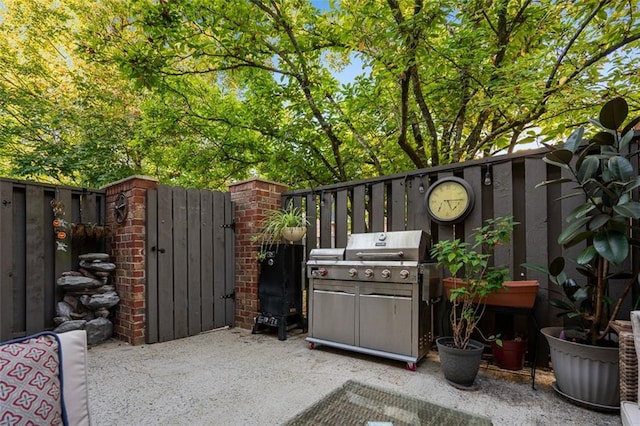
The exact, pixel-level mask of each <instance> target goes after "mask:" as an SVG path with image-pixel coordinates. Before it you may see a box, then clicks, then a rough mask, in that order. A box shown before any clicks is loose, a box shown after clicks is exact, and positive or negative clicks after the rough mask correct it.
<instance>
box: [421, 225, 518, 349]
mask: <svg viewBox="0 0 640 426" xmlns="http://www.w3.org/2000/svg"><path fill="white" fill-rule="evenodd" d="M516 224H517V223H516V222H514V221H513V217H512V216H507V217H501V218H496V219H488V220H486V225H485V226H483V227H479V228H476V229H475V230H474V234H473V239H474V241H475V242H474V244H473V245H472V244H471V243H467V242H461V241H460V240H459V239H454V240H442V241H438V242H437V243H436V244H435V245H434V246H433V248H432V249H431V255H432V256H433V257H434V259H435V260H436V261H437V262H438V264H440V265H442V266H444V267H445V268H446V269H447V270H448V271H449V273H450V274H451V276H452V277H453V278H460V280H461V281H460V282H459V284H458V283H457V286H456V287H455V288H453V289H451V293H450V297H449V300H450V301H451V303H452V305H453V308H452V309H451V316H450V321H451V326H452V329H453V340H454V344H455V346H456V347H457V348H461V349H464V348H466V347H467V345H468V343H469V339H470V338H471V335H472V333H473V332H474V330H478V331H480V330H479V329H478V328H477V325H478V322H479V321H480V319H481V318H482V315H483V314H484V310H485V307H486V298H487V296H489V295H491V294H494V293H496V292H498V291H500V290H501V289H503V288H504V285H503V283H504V281H505V280H506V279H507V276H508V270H506V269H504V268H499V267H495V266H489V259H490V257H491V252H492V251H493V249H494V248H495V247H497V246H499V245H501V244H504V243H506V242H508V241H510V239H511V234H512V233H513V227H514V226H515V225H516ZM478 249H484V250H486V251H487V252H483V251H479V250H478ZM492 337H493V336H492Z"/></svg>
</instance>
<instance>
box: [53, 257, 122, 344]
mask: <svg viewBox="0 0 640 426" xmlns="http://www.w3.org/2000/svg"><path fill="white" fill-rule="evenodd" d="M79 259H80V268H79V269H78V271H69V272H63V273H62V276H61V277H60V278H58V281H57V284H58V286H59V287H60V288H61V289H62V290H63V291H64V298H63V300H62V301H61V302H58V304H57V305H56V317H55V318H54V323H55V324H56V325H57V327H56V329H55V330H53V331H54V332H56V333H64V332H65V331H70V330H86V331H87V343H88V344H89V345H97V344H99V343H101V342H103V341H105V340H107V339H109V338H110V337H111V335H112V334H113V323H112V322H111V321H110V319H109V318H110V317H111V311H110V309H111V308H113V307H114V306H116V305H117V304H118V303H119V302H120V298H119V297H118V294H117V293H116V291H115V286H114V285H113V284H111V282H110V278H111V273H112V272H113V271H114V270H115V269H116V265H115V264H113V263H110V262H109V255H108V254H106V253H88V254H83V255H81V256H79Z"/></svg>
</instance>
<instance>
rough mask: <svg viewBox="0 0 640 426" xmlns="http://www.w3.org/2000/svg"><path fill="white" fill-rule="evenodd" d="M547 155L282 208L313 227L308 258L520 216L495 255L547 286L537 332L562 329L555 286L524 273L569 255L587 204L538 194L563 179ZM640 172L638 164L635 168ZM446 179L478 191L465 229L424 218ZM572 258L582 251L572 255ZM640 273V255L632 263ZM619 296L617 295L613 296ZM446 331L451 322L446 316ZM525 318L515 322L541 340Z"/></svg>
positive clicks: (397, 178) (409, 178)
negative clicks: (381, 234)
mask: <svg viewBox="0 0 640 426" xmlns="http://www.w3.org/2000/svg"><path fill="white" fill-rule="evenodd" d="M544 152H546V150H536V151H528V152H522V153H517V154H512V155H504V156H496V157H490V158H487V159H482V160H477V161H468V162H465V163H459V164H453V165H446V166H439V167H433V168H429V169H421V170H415V171H412V172H409V173H403V174H396V175H393V176H385V177H381V178H374V179H367V180H362V181H356V182H348V183H344V184H335V185H328V186H322V187H318V188H314V189H312V190H311V189H308V190H298V191H291V192H288V193H285V194H283V205H284V203H288V202H289V201H293V203H294V205H296V206H302V207H303V208H304V209H305V211H306V214H307V217H308V218H309V220H310V222H311V226H310V227H309V230H308V232H307V236H306V249H307V253H308V251H310V250H311V249H313V248H315V247H346V244H347V239H348V236H349V234H350V233H358V232H375V231H385V230H388V231H401V230H416V229H422V230H425V231H427V232H428V233H429V234H430V235H431V240H432V243H435V242H437V241H439V240H443V239H451V238H461V239H462V240H469V236H470V234H471V233H472V231H473V229H474V228H476V227H479V226H481V225H482V224H483V223H484V221H485V220H486V219H488V218H495V217H500V216H506V215H513V216H514V218H515V220H516V221H517V222H519V225H517V226H516V228H515V230H514V233H513V239H512V241H511V243H510V244H507V245H504V246H502V247H500V248H498V249H496V251H495V253H494V262H495V264H496V265H507V267H508V268H509V270H510V274H511V276H512V277H513V279H534V280H538V281H539V282H540V289H539V292H538V296H537V301H536V306H535V319H536V320H537V323H538V326H539V327H542V326H547V325H559V321H560V320H559V319H558V318H557V317H556V315H555V314H556V311H555V310H554V309H552V308H551V306H550V304H549V303H548V299H549V293H550V290H551V291H553V290H554V289H553V288H551V289H550V288H549V282H548V279H547V277H546V276H544V275H543V274H540V273H537V272H533V271H530V270H527V269H525V268H523V267H522V266H521V265H522V263H525V262H531V263H538V264H543V265H547V264H548V263H549V261H550V260H552V259H554V258H555V257H557V256H559V255H561V254H562V249H561V247H560V246H559V245H558V244H557V242H556V241H557V237H558V235H559V234H560V232H561V229H562V226H563V218H564V217H566V216H567V213H568V212H570V211H571V210H573V208H574V207H575V206H576V204H577V203H579V202H580V200H579V199H578V198H577V197H573V198H569V199H562V200H559V198H560V195H561V193H566V192H567V191H569V190H571V188H569V187H566V185H565V187H563V188H561V187H560V186H558V185H552V186H549V187H541V188H535V186H536V185H537V184H538V183H540V182H542V181H543V180H550V179H555V178H559V177H560V172H559V169H558V168H557V167H553V166H549V165H547V164H546V163H544V162H543V161H542V157H543V155H544ZM635 166H636V170H637V164H635ZM445 176H458V177H460V178H463V179H465V180H466V181H467V182H468V183H469V184H470V185H471V187H472V188H473V191H474V194H475V207H474V208H473V210H472V212H471V214H470V215H469V216H468V217H467V218H466V219H465V220H464V222H462V223H459V224H456V225H454V226H451V225H446V226H445V225H439V224H437V223H435V222H433V221H431V220H430V218H429V216H428V215H427V213H426V210H425V201H424V198H425V195H426V193H427V190H428V188H429V186H430V185H431V184H433V183H434V182H435V181H436V180H438V179H440V178H442V177H445ZM570 251H571V252H572V253H575V252H576V251H578V252H579V251H581V247H580V246H577V247H573V248H571V249H570ZM630 261H631V262H633V265H635V266H636V267H637V266H638V263H639V260H638V257H637V253H634V255H633V256H632V259H631V260H630ZM612 296H615V294H612ZM636 296H637V289H634V294H633V297H631V298H627V300H626V303H625V305H624V308H623V310H622V313H621V317H626V318H627V319H628V314H629V311H630V309H631V301H632V300H635V298H636ZM440 317H441V319H442V320H443V321H441V323H443V324H444V326H446V319H445V318H444V316H443V315H440ZM527 320H528V318H527V317H526V316H525V317H523V318H519V319H515V320H514V321H515V322H516V327H517V326H518V323H519V324H520V325H521V326H523V327H525V328H528V329H529V332H530V333H537V330H534V329H533V327H532V326H531V324H528V322H529V323H530V321H527Z"/></svg>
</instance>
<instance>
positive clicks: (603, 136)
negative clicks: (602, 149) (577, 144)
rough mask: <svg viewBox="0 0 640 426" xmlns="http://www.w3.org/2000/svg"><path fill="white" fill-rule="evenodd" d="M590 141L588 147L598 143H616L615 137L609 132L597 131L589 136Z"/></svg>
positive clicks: (609, 144) (605, 144)
mask: <svg viewBox="0 0 640 426" xmlns="http://www.w3.org/2000/svg"><path fill="white" fill-rule="evenodd" d="M591 142H592V144H591V145H589V147H592V146H598V145H600V146H603V145H604V146H612V145H613V144H614V143H616V138H615V136H614V135H613V133H611V132H598V133H596V134H595V135H594V136H593V137H592V138H591ZM588 149H589V148H587V150H588Z"/></svg>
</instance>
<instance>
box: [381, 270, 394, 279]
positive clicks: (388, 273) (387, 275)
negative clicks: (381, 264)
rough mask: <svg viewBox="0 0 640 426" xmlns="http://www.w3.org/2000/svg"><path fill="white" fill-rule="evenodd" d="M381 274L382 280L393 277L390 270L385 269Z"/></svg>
mask: <svg viewBox="0 0 640 426" xmlns="http://www.w3.org/2000/svg"><path fill="white" fill-rule="evenodd" d="M380 274H381V275H382V278H389V277H390V276H391V271H390V270H388V269H383V270H382V272H381V273H380Z"/></svg>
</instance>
